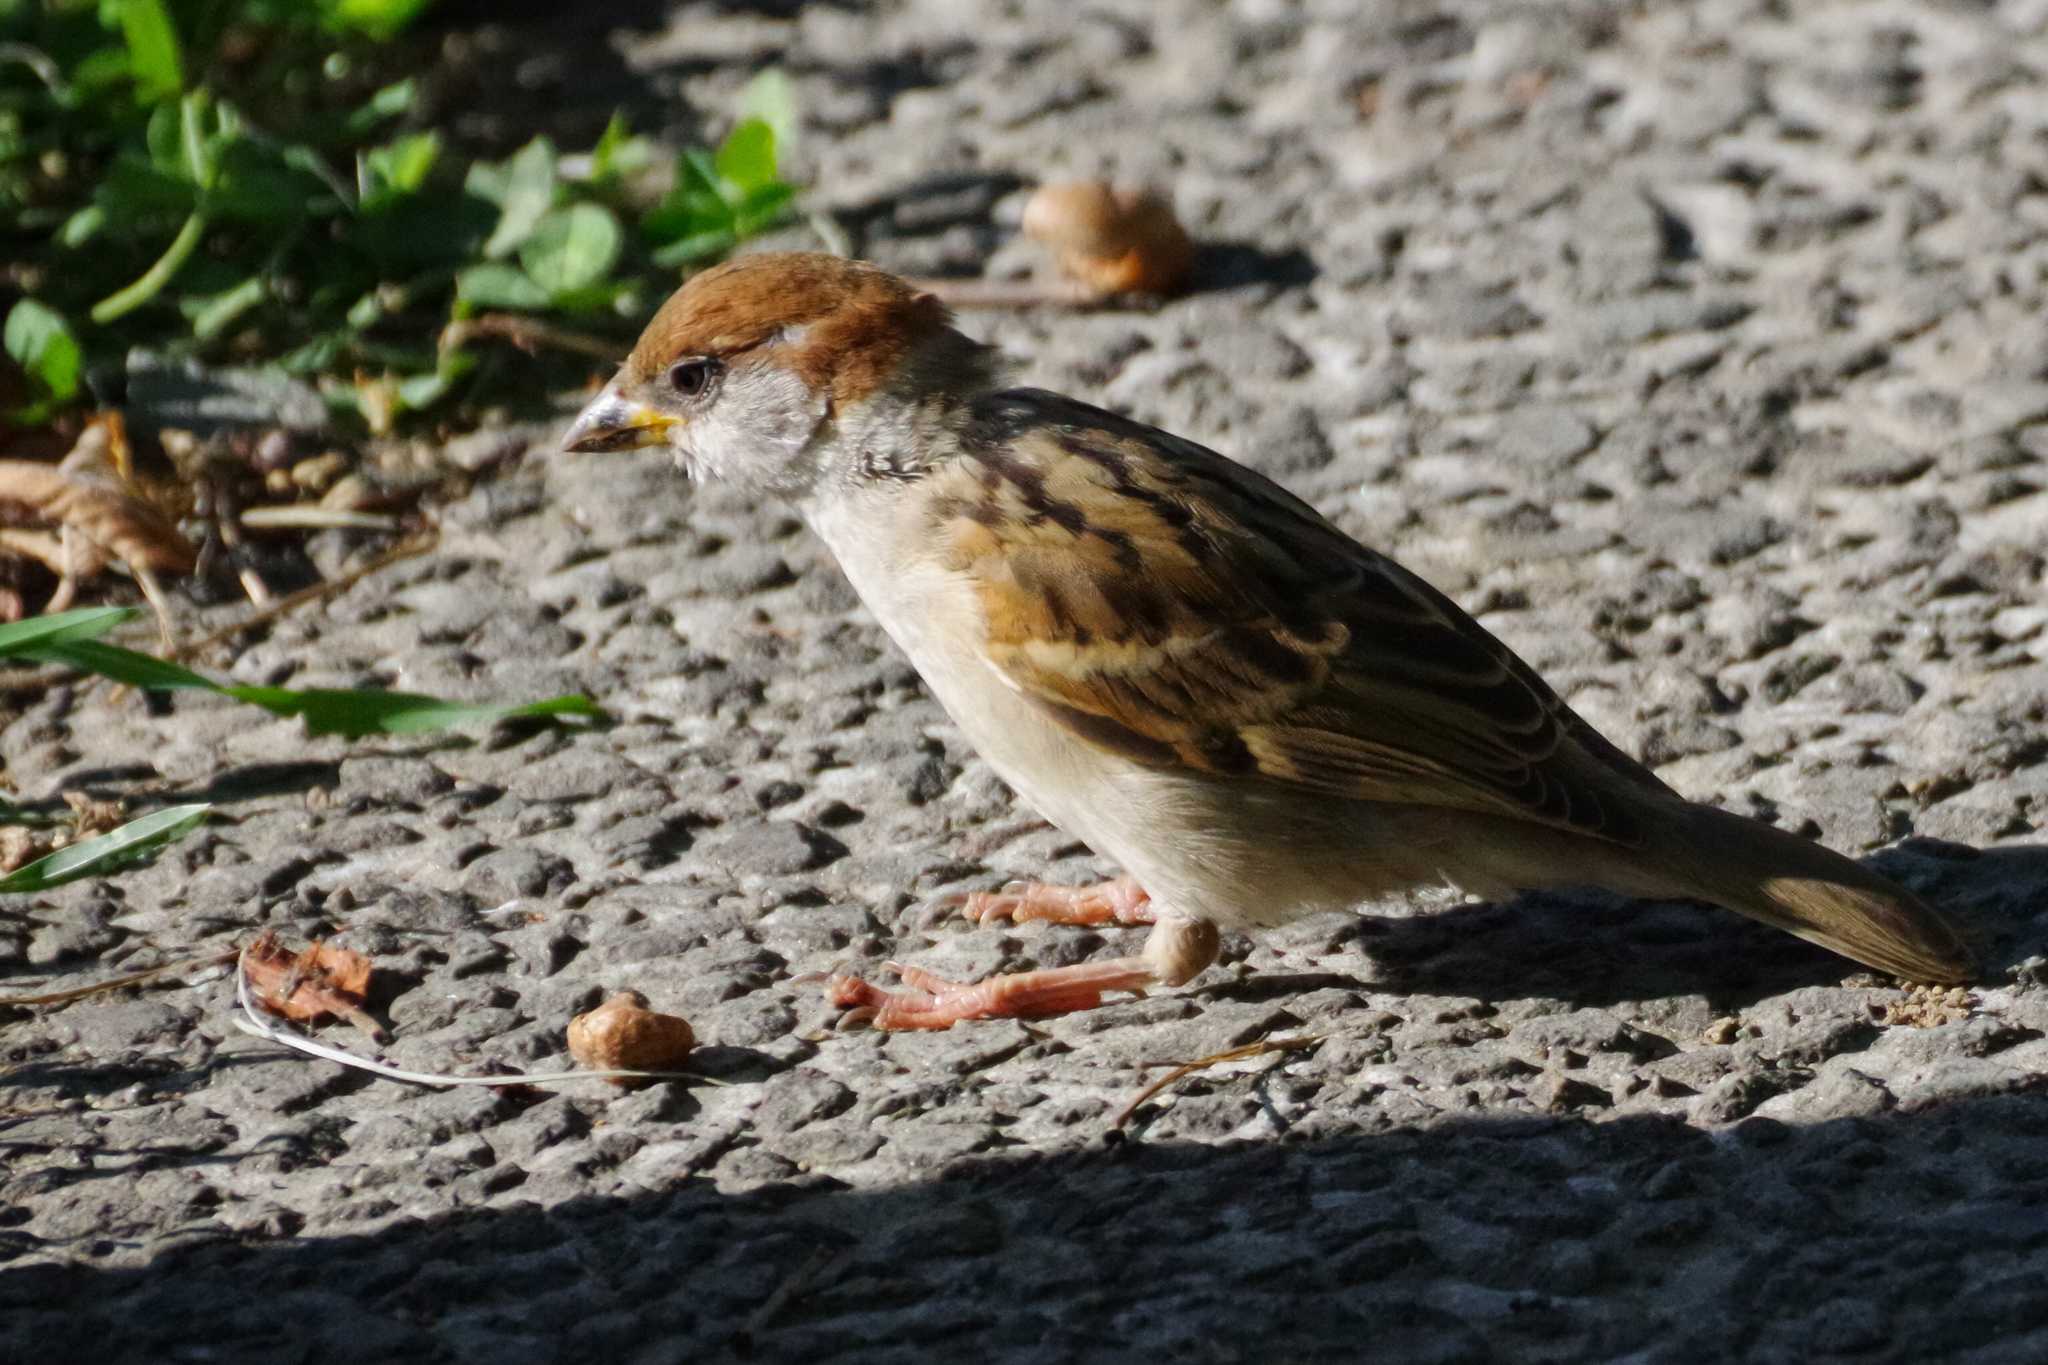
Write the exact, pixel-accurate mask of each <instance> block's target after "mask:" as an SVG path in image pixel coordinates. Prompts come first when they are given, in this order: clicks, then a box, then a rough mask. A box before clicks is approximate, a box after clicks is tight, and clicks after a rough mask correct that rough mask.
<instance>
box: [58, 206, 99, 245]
mask: <svg viewBox="0 0 2048 1365" xmlns="http://www.w3.org/2000/svg"><path fill="white" fill-rule="evenodd" d="M106 225H107V210H106V208H105V207H104V206H102V205H100V204H87V205H86V206H85V207H84V208H82V209H80V210H79V211H78V212H76V213H74V214H72V215H71V216H70V217H69V218H66V219H65V220H64V226H62V227H60V228H58V229H57V237H56V241H57V245H58V246H61V247H63V248H65V249H66V250H72V249H75V248H77V247H81V246H84V245H85V244H86V243H87V242H89V241H91V240H92V239H93V238H95V237H97V236H99V233H100V229H101V228H103V227H105V226H106Z"/></svg>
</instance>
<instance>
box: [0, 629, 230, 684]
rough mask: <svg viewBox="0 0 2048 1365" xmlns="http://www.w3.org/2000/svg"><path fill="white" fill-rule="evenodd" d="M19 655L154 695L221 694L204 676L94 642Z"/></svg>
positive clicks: (54, 643)
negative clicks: (98, 676) (180, 692)
mask: <svg viewBox="0 0 2048 1365" xmlns="http://www.w3.org/2000/svg"><path fill="white" fill-rule="evenodd" d="M19 652H20V653H22V654H25V655H27V656H28V657H29V658H31V659H35V660H37V661H38V662H41V663H46V664H64V665H66V666H67V667H70V668H75V669H77V670H78V671H79V672H81V673H97V674H99V675H100V676H101V677H103V678H111V679H113V680H114V681H115V682H117V683H126V684H127V685H128V686H130V687H141V688H146V689H148V690H150V691H154V692H176V691H200V692H219V691H221V690H223V689H222V688H221V685H220V684H219V683H217V682H215V681H214V680H213V679H211V678H209V677H207V676H205V675H204V674H201V673H194V672H193V671H192V670H191V669H189V668H185V667H183V666H182V665H179V664H174V663H171V662H170V661H169V660H167V659H159V658H157V657H156V656H155V655H154V654H143V653H141V652H139V651H137V650H133V649H123V648H121V646H119V645H110V644H106V643H103V642H102V641H99V640H94V639H66V640H50V641H45V642H43V643H42V644H39V645H36V646H34V647H33V648H29V649H23V650H21V651H19Z"/></svg>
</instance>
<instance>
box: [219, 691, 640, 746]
mask: <svg viewBox="0 0 2048 1365" xmlns="http://www.w3.org/2000/svg"><path fill="white" fill-rule="evenodd" d="M221 690H222V691H223V692H225V693H227V695H229V696H231V697H235V698H237V699H239V700H241V701H246V702H249V703H251V704H252V705H255V706H260V707H262V708H263V709H264V710H266V711H269V712H272V713H273V714H275V715H280V716H298V717H300V718H301V719H302V720H304V721H305V723H306V730H307V732H308V733H309V734H314V735H342V736H345V737H348V738H351V739H353V738H357V737H360V736H362V735H418V734H426V733H428V732H430V731H434V730H446V729H450V728H452V727H454V726H457V725H489V724H495V723H497V722H498V721H501V720H519V719H525V718H544V717H551V716H578V717H582V718H584V719H588V720H599V719H602V718H603V717H604V710H603V709H602V708H601V707H599V706H598V704H597V703H596V702H594V701H592V700H591V699H590V698H588V697H585V696H580V695H571V696H566V697H550V698H548V699H547V700H546V701H535V702H526V703H524V704H522V705H517V706H472V705H465V704H463V703H460V702H452V701H442V700H441V699H440V698H438V697H423V696H418V695H416V694H414V693H410V692H356V691H336V690H330V689H327V688H307V689H304V690H295V689H292V688H288V687H226V688H222V689H221Z"/></svg>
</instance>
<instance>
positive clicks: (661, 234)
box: [640, 189, 733, 242]
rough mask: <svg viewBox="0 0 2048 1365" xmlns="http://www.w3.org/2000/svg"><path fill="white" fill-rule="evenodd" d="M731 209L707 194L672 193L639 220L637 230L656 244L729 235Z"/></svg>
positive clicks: (714, 196) (685, 191) (713, 195)
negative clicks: (711, 234)
mask: <svg viewBox="0 0 2048 1365" xmlns="http://www.w3.org/2000/svg"><path fill="white" fill-rule="evenodd" d="M732 227H733V208H732V205H730V204H728V203H726V202H725V199H724V197H723V196H721V195H716V194H712V193H711V192H710V191H708V190H698V189H679V190H672V191H670V192H669V193H668V194H667V195H666V196H664V197H663V199H662V201H661V202H660V203H658V204H656V205H655V206H654V207H653V208H651V209H649V210H648V211H647V212H646V214H645V215H643V216H642V217H641V219H640V230H641V232H643V233H644V234H646V236H647V237H648V238H650V239H651V240H653V241H656V242H672V241H675V240H676V239H677V238H680V237H694V236H697V235H698V234H700V233H706V232H721V231H731V230H732Z"/></svg>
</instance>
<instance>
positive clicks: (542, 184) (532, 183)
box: [484, 137, 555, 261]
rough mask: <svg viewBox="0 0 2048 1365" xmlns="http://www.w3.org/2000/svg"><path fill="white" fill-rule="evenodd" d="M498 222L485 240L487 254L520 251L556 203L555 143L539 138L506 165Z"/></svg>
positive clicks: (496, 256) (501, 255)
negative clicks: (522, 244) (521, 244)
mask: <svg viewBox="0 0 2048 1365" xmlns="http://www.w3.org/2000/svg"><path fill="white" fill-rule="evenodd" d="M505 172H506V174H505V181H504V194H503V197H502V198H501V200H500V201H499V212H498V225H497V227H495V228H493V229H492V230H491V236H490V240H489V241H487V242H485V243H484V255H486V256H488V257H490V258H491V259H492V260H494V261H495V260H502V259H503V258H504V257H506V256H509V255H511V254H512V252H513V251H515V250H517V249H518V247H519V244H520V243H521V242H523V241H525V240H526V239H527V237H528V236H530V235H531V234H532V232H533V229H534V226H535V225H536V224H538V223H539V222H540V220H541V218H542V217H543V216H545V215H546V213H547V211H548V210H549V209H551V208H553V207H554V203H555V144H554V143H552V142H549V141H548V140H547V139H546V138H545V137H537V138H535V139H534V140H533V141H531V142H529V143H527V144H526V145H525V146H524V147H521V148H520V149H519V150H518V151H517V152H516V153H514V154H513V156H512V159H511V161H509V162H508V163H506V166H505Z"/></svg>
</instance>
